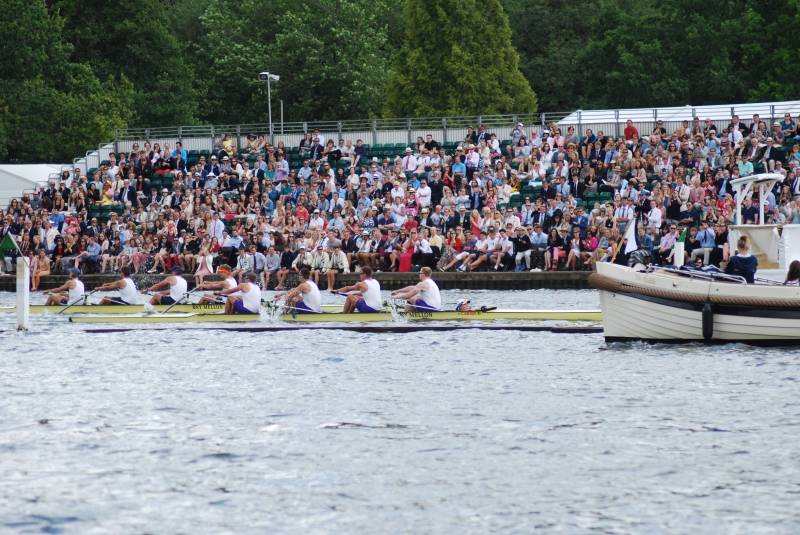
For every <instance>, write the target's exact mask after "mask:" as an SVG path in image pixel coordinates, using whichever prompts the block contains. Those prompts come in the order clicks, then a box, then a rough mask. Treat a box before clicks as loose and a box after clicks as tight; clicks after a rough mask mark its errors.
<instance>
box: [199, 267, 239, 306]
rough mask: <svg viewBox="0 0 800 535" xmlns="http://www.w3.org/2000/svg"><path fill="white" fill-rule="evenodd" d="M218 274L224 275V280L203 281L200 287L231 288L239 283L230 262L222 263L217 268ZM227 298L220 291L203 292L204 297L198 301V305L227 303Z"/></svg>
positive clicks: (212, 288)
mask: <svg viewBox="0 0 800 535" xmlns="http://www.w3.org/2000/svg"><path fill="white" fill-rule="evenodd" d="M217 275H219V276H220V277H222V280H221V281H219V282H205V281H204V282H201V283H200V286H198V288H202V289H206V288H208V289H209V290H219V291H222V290H229V289H231V288H233V287H234V286H236V285H237V284H238V283H237V282H236V279H234V278H233V276H232V275H231V267H230V266H229V265H228V264H222V265H221V266H219V267H218V268H217ZM226 300H227V298H226V297H221V296H220V294H219V292H217V293H210V294H203V297H201V298H200V301H198V302H197V304H198V305H211V304H219V305H222V304H225V302H226Z"/></svg>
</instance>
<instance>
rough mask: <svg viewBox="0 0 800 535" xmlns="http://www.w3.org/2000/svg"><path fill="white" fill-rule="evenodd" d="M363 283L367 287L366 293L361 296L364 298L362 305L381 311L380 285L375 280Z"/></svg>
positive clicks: (367, 280)
mask: <svg viewBox="0 0 800 535" xmlns="http://www.w3.org/2000/svg"><path fill="white" fill-rule="evenodd" d="M364 283H365V284H366V285H367V291H366V292H364V293H363V294H362V295H363V296H364V303H366V305H367V306H368V307H369V308H371V309H373V310H380V309H381V283H380V282H378V281H376V280H375V279H366V280H365V281H364Z"/></svg>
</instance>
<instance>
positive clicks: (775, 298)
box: [589, 262, 800, 346]
mask: <svg viewBox="0 0 800 535" xmlns="http://www.w3.org/2000/svg"><path fill="white" fill-rule="evenodd" d="M589 283H590V284H591V285H592V287H594V288H596V289H598V290H599V291H600V309H601V311H602V316H603V331H604V333H605V338H606V341H608V342H622V341H634V340H642V341H646V342H654V343H686V342H706V343H717V344H719V343H732V342H741V343H747V344H753V345H770V346H773V345H800V287H798V286H784V285H782V284H781V283H777V282H774V281H767V280H763V279H756V283H755V284H747V283H746V282H745V280H744V279H743V278H742V277H737V276H732V275H726V274H724V273H711V272H705V271H699V270H682V269H678V268H672V267H669V268H662V267H650V268H647V269H645V270H637V269H632V268H628V267H625V266H619V265H616V264H608V263H601V262H598V263H597V273H593V274H592V275H591V277H590V279H589Z"/></svg>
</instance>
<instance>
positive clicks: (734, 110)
mask: <svg viewBox="0 0 800 535" xmlns="http://www.w3.org/2000/svg"><path fill="white" fill-rule="evenodd" d="M734 115H736V107H735V106H731V119H733V116H734Z"/></svg>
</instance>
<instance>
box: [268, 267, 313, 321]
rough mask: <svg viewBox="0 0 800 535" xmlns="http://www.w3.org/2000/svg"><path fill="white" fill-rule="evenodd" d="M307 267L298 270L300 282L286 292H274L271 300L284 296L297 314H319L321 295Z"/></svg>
mask: <svg viewBox="0 0 800 535" xmlns="http://www.w3.org/2000/svg"><path fill="white" fill-rule="evenodd" d="M310 276H311V272H310V271H309V270H308V269H307V268H303V269H301V270H300V284H299V285H298V286H297V287H296V288H293V289H291V290H289V291H288V292H282V293H278V294H275V296H274V297H273V300H277V299H280V298H281V297H285V299H286V303H287V304H288V305H289V306H291V307H292V308H293V309H294V310H293V312H296V313H298V314H319V313H320V312H322V296H321V295H320V293H319V288H318V287H317V285H316V284H314V281H312V280H310Z"/></svg>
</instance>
